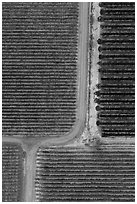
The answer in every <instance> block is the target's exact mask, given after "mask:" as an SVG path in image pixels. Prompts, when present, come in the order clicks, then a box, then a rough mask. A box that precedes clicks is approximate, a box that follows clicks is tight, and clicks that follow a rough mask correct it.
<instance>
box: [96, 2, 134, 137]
mask: <svg viewBox="0 0 137 204" xmlns="http://www.w3.org/2000/svg"><path fill="white" fill-rule="evenodd" d="M99 21H100V29H101V31H100V32H101V33H100V39H98V44H99V58H100V59H99V60H100V61H99V65H100V69H99V72H100V78H101V81H100V89H99V91H98V92H97V93H96V94H97V96H98V106H99V107H98V110H99V115H98V118H99V121H98V122H97V125H99V126H100V127H101V129H102V136H103V137H110V136H111V137H113V136H118V137H120V136H125V137H126V136H127V137H134V135H135V4H134V3H129V2H123V3H103V2H102V3H100V18H99Z"/></svg>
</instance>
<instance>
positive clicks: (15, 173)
mask: <svg viewBox="0 0 137 204" xmlns="http://www.w3.org/2000/svg"><path fill="white" fill-rule="evenodd" d="M22 193H23V151H22V148H21V147H20V146H19V145H17V144H11V143H3V145H2V201H3V202H19V201H22Z"/></svg>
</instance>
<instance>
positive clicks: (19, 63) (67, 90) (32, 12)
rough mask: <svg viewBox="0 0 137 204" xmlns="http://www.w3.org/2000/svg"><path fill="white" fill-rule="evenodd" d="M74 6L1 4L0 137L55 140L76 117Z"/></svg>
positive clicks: (76, 84)
mask: <svg viewBox="0 0 137 204" xmlns="http://www.w3.org/2000/svg"><path fill="white" fill-rule="evenodd" d="M78 23H79V5H78V3H69V2H64V3H56V2H54V3H40V2H39V3H34V2H33V3H19V2H17V3H9V2H8V3H3V133H4V134H5V135H12V134H13V133H14V134H15V135H16V134H17V135H20V136H22V135H23V136H24V135H25V136H30V135H31V136H32V135H33V136H37V135H41V136H45V135H46V136H60V134H61V135H64V134H66V133H68V132H69V131H70V130H71V129H72V127H73V126H74V124H75V122H76V118H77V110H76V109H77V105H78V104H77V97H78V93H77V91H78V88H77V86H78V73H79V70H78V66H77V65H78V64H77V58H78Z"/></svg>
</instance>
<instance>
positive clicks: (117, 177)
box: [35, 145, 135, 202]
mask: <svg viewBox="0 0 137 204" xmlns="http://www.w3.org/2000/svg"><path fill="white" fill-rule="evenodd" d="M108 147H109V145H108ZM108 147H107V146H104V147H103V149H102V150H101V149H100V150H98V151H96V150H93V149H92V148H91V150H88V151H87V150H85V149H82V148H75V147H74V148H73V147H59V148H57V147H49V148H44V147H41V148H39V150H38V152H37V160H36V180H35V191H36V200H37V201H40V202H46V201H53V202H55V201H108V202H111V201H115V202H118V201H119V202H120V201H125V202H128V201H134V192H135V189H134V185H135V180H134V179H135V178H134V171H135V169H134V152H133V151H132V150H131V148H130V145H129V146H127V147H126V146H123V147H122V146H120V147H116V149H115V150H112V149H113V146H112V147H110V148H108ZM128 147H129V148H130V149H128ZM125 149H126V150H125Z"/></svg>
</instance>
